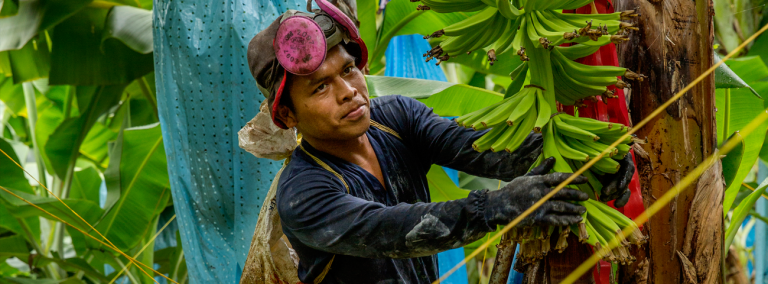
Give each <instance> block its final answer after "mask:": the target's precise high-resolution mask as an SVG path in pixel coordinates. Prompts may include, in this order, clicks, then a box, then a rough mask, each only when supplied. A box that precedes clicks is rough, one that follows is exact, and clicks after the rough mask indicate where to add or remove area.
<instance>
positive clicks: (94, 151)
mask: <svg viewBox="0 0 768 284" xmlns="http://www.w3.org/2000/svg"><path fill="white" fill-rule="evenodd" d="M116 138H117V133H115V132H114V131H112V130H111V129H109V128H107V127H106V126H104V124H102V123H100V122H97V123H95V124H93V127H91V130H90V131H88V135H87V136H85V140H83V143H82V144H81V145H80V156H81V157H84V158H86V159H88V160H90V161H92V162H93V163H95V164H96V165H97V166H98V167H99V168H101V169H105V168H107V166H108V165H109V149H107V147H106V145H107V144H108V143H109V141H113V140H115V139H116Z"/></svg>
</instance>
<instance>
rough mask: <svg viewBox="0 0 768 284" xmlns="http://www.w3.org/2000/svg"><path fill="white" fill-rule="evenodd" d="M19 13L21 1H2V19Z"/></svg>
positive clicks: (0, 10) (0, 11)
mask: <svg viewBox="0 0 768 284" xmlns="http://www.w3.org/2000/svg"><path fill="white" fill-rule="evenodd" d="M17 13H19V0H3V1H0V18H5V17H11V16H14V15H16V14H17Z"/></svg>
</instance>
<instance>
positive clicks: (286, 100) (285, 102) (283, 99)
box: [280, 73, 296, 112]
mask: <svg viewBox="0 0 768 284" xmlns="http://www.w3.org/2000/svg"><path fill="white" fill-rule="evenodd" d="M293 76H295V75H293V74H291V73H286V76H285V78H283V80H285V87H283V95H282V96H280V105H282V106H286V107H288V109H289V110H291V111H293V112H295V111H296V110H295V109H294V108H293V99H291V83H292V82H293Z"/></svg>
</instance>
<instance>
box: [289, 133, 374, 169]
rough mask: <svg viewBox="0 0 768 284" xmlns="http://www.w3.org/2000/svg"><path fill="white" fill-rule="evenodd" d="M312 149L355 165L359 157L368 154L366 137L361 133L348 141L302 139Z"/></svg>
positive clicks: (368, 143) (368, 147) (368, 145)
mask: <svg viewBox="0 0 768 284" xmlns="http://www.w3.org/2000/svg"><path fill="white" fill-rule="evenodd" d="M302 139H304V140H306V141H307V142H308V143H309V144H310V145H312V147H314V148H315V149H317V150H319V151H322V152H325V153H328V154H331V155H333V156H336V157H339V158H341V159H344V160H347V161H349V162H353V163H355V161H356V160H357V159H359V158H360V156H365V155H366V154H368V153H369V150H370V142H368V136H367V135H365V133H363V135H360V136H359V137H356V138H352V139H348V140H329V139H317V138H315V137H304V138H302Z"/></svg>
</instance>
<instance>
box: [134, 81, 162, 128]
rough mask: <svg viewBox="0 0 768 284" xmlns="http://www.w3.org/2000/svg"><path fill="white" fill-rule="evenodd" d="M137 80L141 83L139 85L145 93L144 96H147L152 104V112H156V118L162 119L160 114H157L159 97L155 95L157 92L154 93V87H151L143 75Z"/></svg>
mask: <svg viewBox="0 0 768 284" xmlns="http://www.w3.org/2000/svg"><path fill="white" fill-rule="evenodd" d="M136 82H138V83H139V87H141V92H142V93H144V96H145V97H147V101H149V104H150V105H152V112H154V113H155V118H157V120H160V116H159V115H158V114H157V98H156V97H155V94H153V93H152V89H150V88H149V84H148V83H147V80H146V79H144V77H141V78H139V79H136Z"/></svg>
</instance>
